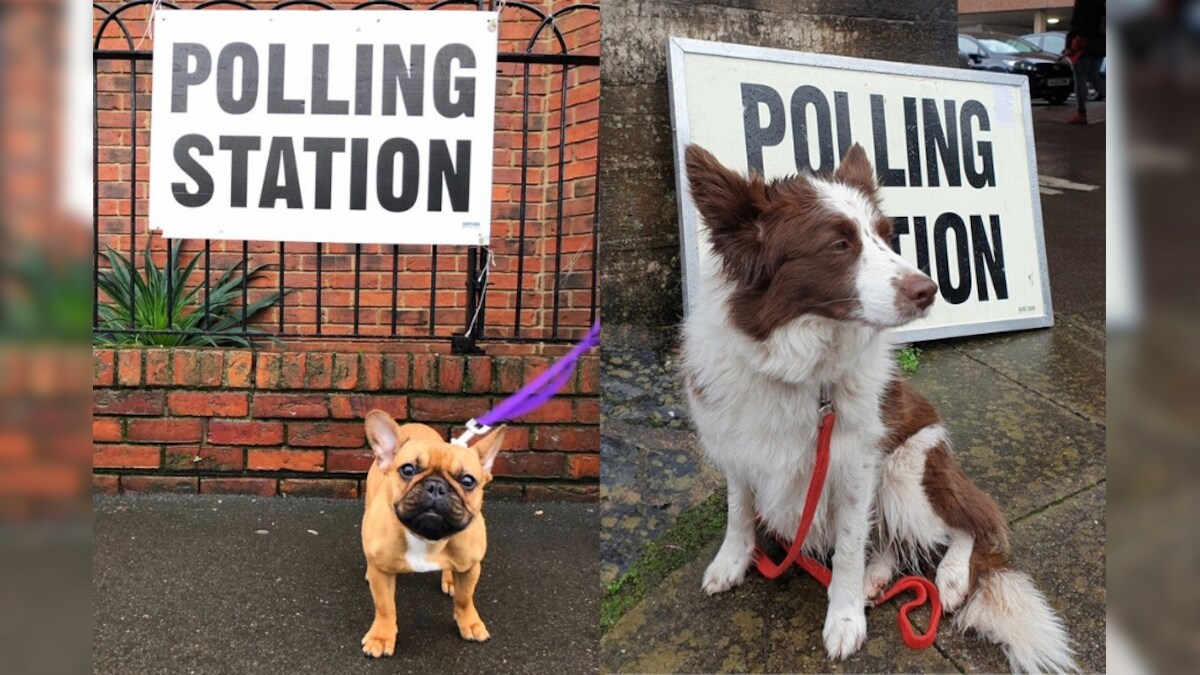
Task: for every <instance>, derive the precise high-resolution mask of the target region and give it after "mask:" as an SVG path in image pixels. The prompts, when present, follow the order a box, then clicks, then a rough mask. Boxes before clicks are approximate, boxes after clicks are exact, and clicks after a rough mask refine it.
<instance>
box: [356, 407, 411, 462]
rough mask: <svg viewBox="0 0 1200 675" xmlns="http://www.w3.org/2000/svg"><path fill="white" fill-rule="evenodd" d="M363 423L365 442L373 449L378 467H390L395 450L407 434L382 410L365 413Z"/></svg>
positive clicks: (394, 456)
mask: <svg viewBox="0 0 1200 675" xmlns="http://www.w3.org/2000/svg"><path fill="white" fill-rule="evenodd" d="M363 424H364V426H366V428H367V442H368V443H370V444H371V449H372V450H373V451H375V461H377V462H379V468H381V469H384V470H387V469H389V468H391V466H392V462H395V461H396V451H397V450H399V449H400V446H402V445H404V443H405V442H407V441H408V436H407V435H406V434H405V433H404V432H403V431H401V430H400V425H399V424H396V420H394V419H392V416H391V415H389V414H387V413H385V412H383V411H382V410H372V411H371V412H369V413H367V418H366V420H365V421H364V422H363Z"/></svg>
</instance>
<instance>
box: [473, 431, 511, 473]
mask: <svg viewBox="0 0 1200 675" xmlns="http://www.w3.org/2000/svg"><path fill="white" fill-rule="evenodd" d="M507 429H508V427H507V426H505V425H500V426H499V427H498V428H496V429H493V430H492V431H491V432H490V433H488V434H487V435H485V436H484V437H483V438H480V439H479V440H477V441H475V442H474V443H472V444H471V449H472V450H474V451H475V452H476V453H478V454H479V463H480V464H482V465H483V471H484V473H486V474H487V479H488V480H491V478H492V465H493V464H495V463H496V455H498V454H500V446H502V445H504V433H505V431H506V430H507Z"/></svg>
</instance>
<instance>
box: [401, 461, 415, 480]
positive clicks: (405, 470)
mask: <svg viewBox="0 0 1200 675" xmlns="http://www.w3.org/2000/svg"><path fill="white" fill-rule="evenodd" d="M400 475H401V476H404V477H405V478H412V477H413V476H415V475H417V467H415V466H413V465H412V464H405V465H404V466H402V467H400Z"/></svg>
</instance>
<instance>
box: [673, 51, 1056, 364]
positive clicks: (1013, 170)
mask: <svg viewBox="0 0 1200 675" xmlns="http://www.w3.org/2000/svg"><path fill="white" fill-rule="evenodd" d="M669 58H670V64H669V65H670V67H669V74H670V80H671V82H670V86H671V105H672V115H673V120H674V126H675V134H676V138H675V141H676V150H677V160H676V161H677V166H681V165H682V153H683V149H684V148H685V147H686V146H687V144H688V143H696V144H698V145H700V146H702V147H704V148H705V149H707V150H708V151H710V152H712V153H713V154H714V155H716V157H717V158H718V159H719V160H720V161H721V162H722V163H723V164H725V165H726V166H729V167H733V168H736V169H738V170H740V171H743V172H749V171H755V172H758V173H760V174H762V175H763V176H764V177H766V178H768V179H769V178H777V177H782V176H787V175H793V174H797V173H801V174H803V173H821V172H832V171H833V170H834V169H835V168H836V167H837V164H838V162H839V161H840V159H841V158H842V157H843V156H844V155H845V153H846V151H847V150H849V148H850V147H851V146H852V145H853V144H854V143H858V144H860V145H862V146H863V148H864V149H865V150H866V151H867V156H868V157H869V158H870V159H871V161H872V163H873V164H874V166H875V171H876V176H877V180H878V183H879V185H880V186H881V190H880V193H881V196H882V206H883V211H884V214H885V215H886V216H888V217H890V218H891V219H892V223H893V231H894V237H893V240H892V242H891V244H892V248H893V249H895V250H896V251H897V252H898V253H899V254H900V255H902V256H904V258H905V259H907V260H909V261H910V262H912V263H913V264H914V265H916V266H917V267H919V268H920V269H921V270H922V271H924V272H925V273H927V274H929V275H930V276H931V277H932V278H933V280H934V281H936V282H937V284H938V298H937V300H936V301H935V302H934V304H933V306H932V308H931V311H930V313H929V315H928V316H927V317H925V318H924V319H921V320H919V321H916V322H913V323H911V324H909V325H907V326H905V327H904V328H903V329H900V330H897V331H896V338H897V339H898V340H905V341H914V340H923V339H933V338H941V337H951V336H957V335H971V334H979V333H988V332H996V331H1003V330H1015V329H1022V328H1035V327H1044V326H1049V325H1052V323H1053V313H1052V310H1051V303H1050V286H1049V281H1048V277H1047V271H1046V256H1045V248H1044V244H1043V237H1042V219H1041V202H1040V198H1039V194H1038V187H1037V171H1036V160H1035V157H1034V149H1033V128H1032V122H1031V118H1030V111H1029V91H1028V84H1027V81H1026V80H1025V78H1024V77H1021V76H1013V75H1006V74H1002V73H989V72H979V71H968V70H965V69H953V68H940V67H934V66H919V65H912V64H901V63H889V62H881V61H868V60H863V59H853V58H846V57H839V56H828V55H818V54H805V53H800V52H789V51H783V50H776V49H764V48H758V47H748V46H743V45H730V44H723V43H714V42H703V41H698V40H686V39H680V38H672V39H671V41H670V45H669ZM699 227H700V220H699V215H698V214H697V213H696V211H695V207H694V206H693V205H692V203H691V199H690V197H689V196H688V195H687V192H686V190H681V196H680V228H681V240H682V246H683V251H682V253H683V262H684V277H685V293H687V296H688V297H687V298H685V301H687V302H690V300H691V298H694V297H695V293H693V292H689V291H692V290H693V289H695V288H696V287H697V285H698V284H699V283H700V280H701V278H702V277H703V275H704V274H706V272H707V270H709V269H711V268H712V265H713V264H714V263H713V261H712V260H711V257H710V253H709V251H708V243H707V242H706V241H705V240H704V237H703V236H701V234H700V229H699Z"/></svg>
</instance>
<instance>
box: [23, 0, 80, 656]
mask: <svg viewBox="0 0 1200 675" xmlns="http://www.w3.org/2000/svg"><path fill="white" fill-rule="evenodd" d="M91 12H92V8H91V4H90V3H85V2H82V1H81V0H68V1H65V2H64V1H63V0H59V1H57V2H30V1H25V2H17V1H13V0H4V1H2V2H0V144H2V146H0V147H2V149H0V654H3V657H2V658H0V662H2V664H0V672H14V673H66V672H86V671H88V670H90V669H91V650H90V648H89V638H90V635H91V618H90V617H91V603H90V595H89V588H91V586H90V583H89V582H90V577H91V574H90V568H91V520H90V514H91V499H90V496H91V487H90V486H91V478H90V474H91V461H90V454H89V448H90V441H89V434H90V430H89V421H90V417H91V415H90V408H91V406H90V400H91V399H90V393H89V392H90V382H91V377H90V374H91V360H90V357H89V355H88V352H87V350H86V345H87V342H88V341H89V337H88V336H90V334H91V328H90V324H91V322H90V316H91V291H90V287H91V263H90V258H91V248H90V247H91V243H90V242H91V237H90V236H89V227H90V224H91V221H92V213H91V203H92V195H91V146H92V143H91V111H90V106H91V86H92V85H91V76H90V70H91V68H90V62H91V55H90V49H89V47H90V39H89V38H90V35H91V24H92V20H91V19H92V17H91Z"/></svg>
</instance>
